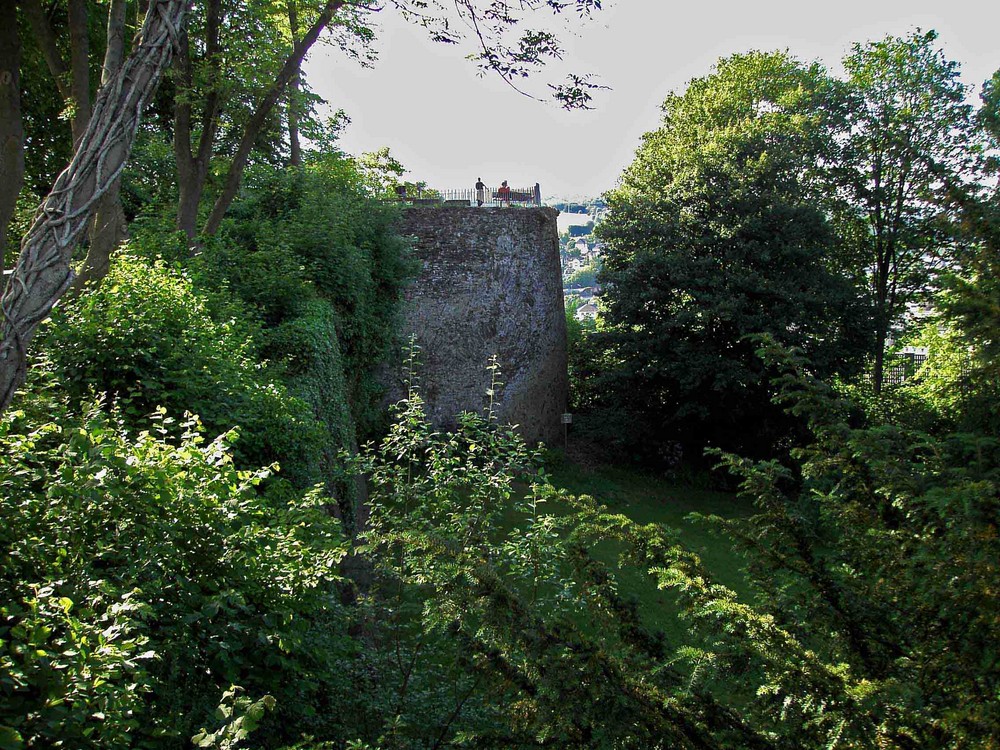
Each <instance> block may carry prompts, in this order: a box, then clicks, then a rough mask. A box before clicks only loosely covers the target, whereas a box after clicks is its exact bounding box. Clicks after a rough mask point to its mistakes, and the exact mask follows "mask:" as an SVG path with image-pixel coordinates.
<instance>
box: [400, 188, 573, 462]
mask: <svg viewBox="0 0 1000 750" xmlns="http://www.w3.org/2000/svg"><path fill="white" fill-rule="evenodd" d="M557 215H558V211H556V210H555V209H552V208H506V209H501V208H467V207H448V206H444V207H435V208H421V207H411V208H408V209H406V210H405V211H404V215H403V219H402V228H401V230H402V232H403V233H404V234H407V235H413V236H415V238H416V247H415V256H416V258H417V260H418V261H419V262H420V271H419V274H418V277H417V279H416V280H415V281H414V282H412V283H411V284H410V286H409V288H408V290H407V294H406V305H405V324H404V331H403V333H404V337H405V339H404V340H406V339H408V338H409V337H410V336H411V335H413V336H415V338H416V341H417V344H418V345H419V346H420V349H421V351H420V361H421V365H420V368H419V370H418V375H419V378H420V387H421V394H422V396H423V398H424V399H425V401H426V403H427V409H428V414H429V416H430V418H431V420H432V421H433V423H434V424H435V425H438V426H443V427H446V426H449V425H451V424H454V418H455V415H456V414H458V413H460V412H462V411H481V410H482V409H483V407H484V405H485V404H486V403H487V398H488V397H487V395H486V391H487V390H488V389H489V387H490V372H489V371H488V370H487V366H488V365H489V362H490V358H491V357H492V356H493V355H494V354H495V355H497V357H498V361H499V365H500V379H501V380H502V382H503V383H504V385H503V387H502V389H501V390H500V392H499V393H498V394H497V401H496V406H497V407H498V414H499V418H500V420H501V421H502V422H505V423H511V424H517V425H519V431H520V433H521V434H522V436H523V437H524V438H525V439H526V440H528V441H530V442H535V441H538V440H543V441H545V442H546V443H553V442H555V441H556V440H558V439H559V438H560V436H561V434H562V432H561V431H562V427H561V422H560V415H561V414H562V413H563V412H564V411H565V410H566V402H567V396H568V390H569V383H568V376H567V369H566V318H565V313H564V309H563V297H562V278H561V271H560V265H559V237H558V230H557V228H556V216H557ZM395 369H396V373H395V374H394V375H393V376H391V380H392V382H391V383H390V384H389V390H390V398H392V399H393V400H398V399H399V398H401V397H402V395H403V378H402V375H401V374H400V371H401V368H399V367H398V366H397V368H395Z"/></svg>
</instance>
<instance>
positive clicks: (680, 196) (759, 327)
mask: <svg viewBox="0 0 1000 750" xmlns="http://www.w3.org/2000/svg"><path fill="white" fill-rule="evenodd" d="M835 93H836V92H835V84H834V83H833V82H832V81H831V80H830V79H829V78H828V77H827V76H826V74H825V73H824V71H823V70H822V69H821V68H820V67H819V66H818V65H811V66H804V65H802V64H800V63H798V62H797V61H795V60H794V59H792V58H790V57H789V56H788V55H787V54H783V53H759V52H754V53H749V54H745V55H734V56H732V57H729V58H726V59H723V60H721V61H720V62H719V63H718V64H717V68H716V70H715V71H714V72H713V73H712V74H711V75H709V76H706V77H704V78H699V79H695V80H693V81H692V82H691V83H690V85H689V87H688V88H687V90H686V91H685V92H684V93H683V94H675V95H671V96H670V97H669V98H668V99H667V100H666V102H665V103H664V106H663V110H664V117H663V123H662V125H661V126H660V128H659V129H658V130H656V131H654V132H651V133H648V134H647V135H645V136H644V138H643V142H642V145H641V147H640V148H639V150H638V152H637V155H636V159H635V161H634V162H633V163H632V165H631V166H629V167H628V169H627V170H626V172H625V174H624V176H623V178H622V182H621V185H620V187H618V188H617V189H615V190H614V191H612V192H611V193H609V194H608V196H607V199H608V206H609V209H608V214H607V216H606V217H605V219H604V221H603V223H602V224H601V226H600V228H599V233H600V236H601V238H602V240H603V241H604V245H605V250H604V256H603V264H604V272H603V274H602V275H601V276H600V277H599V279H600V280H601V282H602V284H603V285H604V293H603V297H602V299H603V302H604V308H605V314H604V318H605V322H606V325H607V328H608V333H607V336H608V338H609V344H610V348H611V350H612V352H613V356H614V359H615V360H616V361H617V366H615V367H614V369H613V370H612V371H611V372H610V373H609V375H608V381H609V382H608V388H609V395H608V398H609V400H610V401H611V403H612V407H611V408H619V407H620V408H621V409H624V410H625V411H626V412H628V413H630V414H631V415H632V416H633V417H634V418H635V420H636V421H637V423H638V425H642V427H639V428H638V429H639V430H640V432H639V434H638V435H637V436H636V437H637V438H638V442H642V441H650V442H651V444H652V445H653V446H655V444H656V441H657V438H656V437H655V436H657V435H658V436H660V437H661V438H666V439H678V438H679V437H683V440H684V442H685V443H686V444H687V445H689V446H692V447H695V448H696V453H697V452H700V450H701V448H702V447H703V446H704V445H705V444H706V443H712V444H716V445H726V446H730V447H737V446H739V447H740V448H744V449H750V450H755V451H760V450H767V449H768V447H769V446H773V444H774V441H775V440H776V439H778V438H779V437H780V436H781V435H782V434H783V433H784V432H785V430H786V428H787V424H786V420H785V418H784V416H783V415H782V412H781V411H780V410H779V409H777V408H775V407H774V406H773V405H772V404H771V396H772V395H773V392H772V389H771V387H770V385H769V373H768V372H767V370H766V368H765V367H764V366H763V365H762V364H761V362H760V360H759V359H758V358H757V357H756V356H755V354H754V352H755V349H756V344H755V343H754V341H753V337H755V336H759V335H761V334H769V335H771V336H774V337H775V338H776V339H777V340H779V341H780V342H782V343H783V344H785V345H788V346H794V347H798V348H799V349H801V350H802V351H803V352H805V354H806V356H807V357H808V359H809V361H810V362H811V366H812V367H813V368H814V369H815V372H817V373H821V374H829V373H832V372H834V371H838V370H840V371H844V372H851V371H852V368H853V367H854V366H855V365H856V363H857V362H858V360H859V358H860V357H861V356H862V355H863V353H864V351H865V343H866V338H867V331H866V329H867V326H866V321H865V318H864V315H863V310H862V308H861V306H860V304H859V299H858V294H857V293H856V291H855V289H854V287H853V286H852V285H851V284H850V282H849V280H848V279H846V278H845V277H843V276H841V275H839V274H837V273H835V272H834V271H832V270H830V267H829V266H831V265H834V261H833V256H834V253H835V250H836V243H835V237H834V235H833V232H832V230H831V228H830V226H829V224H828V223H827V220H826V217H825V216H824V214H823V213H822V212H821V210H820V209H819V208H818V207H817V206H816V202H815V201H814V183H813V182H812V181H811V180H810V179H808V175H809V174H810V173H813V172H814V171H815V169H814V167H815V164H816V162H817V160H818V159H819V158H821V157H822V156H823V155H824V154H825V153H828V150H829V148H830V146H831V137H830V134H831V129H830V127H829V125H830V119H831V115H830V109H831V107H830V102H831V101H832V100H835V97H834V94H835ZM643 428H644V429H643Z"/></svg>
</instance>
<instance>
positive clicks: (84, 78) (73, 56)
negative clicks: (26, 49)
mask: <svg viewBox="0 0 1000 750" xmlns="http://www.w3.org/2000/svg"><path fill="white" fill-rule="evenodd" d="M89 26H90V24H89V22H88V19H87V0H69V69H70V76H71V83H70V104H71V105H72V107H73V146H74V147H76V146H77V145H78V144H79V143H80V139H81V138H82V137H83V134H84V132H85V131H86V129H87V125H88V123H90V29H89Z"/></svg>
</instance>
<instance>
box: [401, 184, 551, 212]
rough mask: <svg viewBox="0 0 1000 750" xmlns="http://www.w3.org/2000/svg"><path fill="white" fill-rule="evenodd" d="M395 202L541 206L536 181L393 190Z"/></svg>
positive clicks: (539, 190) (539, 189)
mask: <svg viewBox="0 0 1000 750" xmlns="http://www.w3.org/2000/svg"><path fill="white" fill-rule="evenodd" d="M396 200H399V201H403V202H406V203H412V204H414V205H448V206H483V207H487V206H489V207H507V206H541V205H542V188H541V186H540V185H539V184H538V183H537V182H536V183H535V185H534V187H530V188H516V187H505V186H503V185H500V186H497V187H484V188H482V189H481V190H476V188H474V187H471V188H459V189H456V190H434V189H431V188H418V189H416V190H414V189H412V188H411V189H408V190H407V189H404V188H402V187H400V188H397V190H396Z"/></svg>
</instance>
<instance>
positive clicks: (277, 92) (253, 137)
mask: <svg viewBox="0 0 1000 750" xmlns="http://www.w3.org/2000/svg"><path fill="white" fill-rule="evenodd" d="M345 2H346V0H327V2H326V4H325V5H324V6H323V11H322V12H321V13H320V14H319V17H318V18H317V19H316V21H315V23H313V25H312V27H310V29H309V31H307V32H306V34H305V36H304V37H303V38H302V39H301V40H300V41H298V42H296V43H295V46H294V48H293V49H292V53H291V54H290V55H289V56H288V59H287V60H286V61H285V64H284V66H283V67H282V68H281V72H280V73H278V76H277V78H276V79H275V81H274V83H273V84H271V88H270V89H268V92H267V94H265V96H264V98H263V99H262V100H261V102H260V103H259V104H258V105H257V109H256V111H255V112H254V113H253V115H252V116H251V117H250V120H249V121H248V122H247V124H246V127H245V128H244V129H243V136H242V138H241V139H240V144H239V146H238V147H237V149H236V154H235V155H234V156H233V160H232V163H231V164H230V165H229V171H228V172H227V173H226V181H225V184H224V186H223V188H222V192H221V193H220V194H219V197H218V198H217V199H216V201H215V205H214V206H212V213H211V214H209V216H208V221H206V222H205V228H204V230H203V232H204V234H206V235H213V234H215V233H216V232H217V231H219V227H220V226H221V224H222V218H223V217H224V216H225V215H226V211H227V210H228V209H229V206H230V205H231V204H232V202H233V199H234V198H236V193H237V191H239V188H240V181H241V180H242V179H243V171H244V170H245V169H246V166H247V160H248V159H249V158H250V151H251V150H252V149H253V146H254V143H256V141H257V138H258V137H259V136H260V133H261V130H263V128H264V124H265V123H266V122H267V117H268V115H269V114H270V113H271V110H272V109H274V105H275V104H277V103H278V100H279V99H280V98H281V95H282V94H283V93H284V91H285V88H286V87H287V86H288V82H289V81H291V80H292V76H293V75H295V71H297V70H298V69H299V68H300V67H301V65H302V59H303V58H304V57H305V56H306V53H307V52H308V51H309V48H310V47H312V45H313V44H314V43H315V42H316V40H317V39H318V38H319V35H320V34H321V33H322V31H323V29H325V28H326V26H327V24H329V23H330V21H331V19H332V18H333V16H334V14H335V13H336V12H337V11H338V10H340V8H341V7H343V5H344V3H345Z"/></svg>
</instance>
